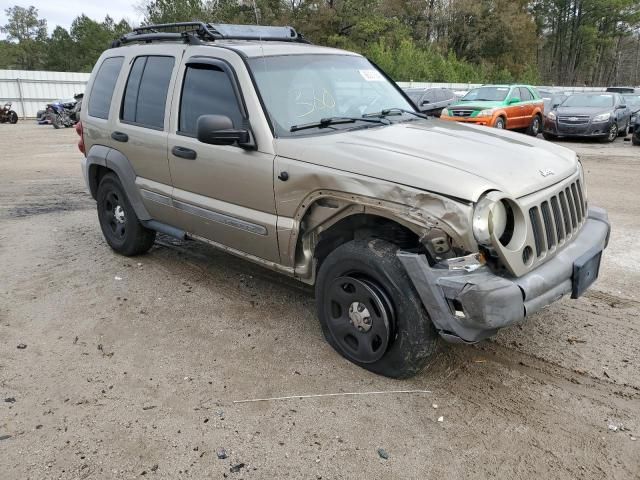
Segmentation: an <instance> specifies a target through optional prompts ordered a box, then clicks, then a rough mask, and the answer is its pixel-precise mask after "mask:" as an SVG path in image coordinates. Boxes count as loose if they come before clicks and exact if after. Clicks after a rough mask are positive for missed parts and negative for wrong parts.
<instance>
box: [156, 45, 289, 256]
mask: <svg viewBox="0 0 640 480" xmlns="http://www.w3.org/2000/svg"><path fill="white" fill-rule="evenodd" d="M239 77H240V78H243V79H244V81H243V82H242V85H251V79H250V77H249V75H248V73H247V72H246V67H245V66H244V63H243V62H242V60H241V59H240V57H239V56H238V54H236V53H234V52H231V51H229V50H223V49H215V48H213V47H193V48H190V49H189V50H188V54H187V55H185V58H184V60H183V62H182V65H181V67H180V71H179V72H178V78H179V79H180V82H179V83H178V84H177V85H176V89H175V94H174V95H175V99H174V109H173V112H172V119H171V131H170V133H169V143H168V150H169V164H170V168H171V177H172V180H173V187H174V189H173V202H172V204H173V206H174V207H175V208H176V209H177V215H178V216H179V219H178V222H179V223H178V226H179V227H181V228H183V229H185V230H186V231H188V232H190V233H192V234H194V235H196V236H199V237H202V238H204V239H208V240H210V241H212V242H215V243H217V244H220V245H224V246H226V247H228V248H231V249H233V250H236V251H239V252H243V253H246V254H249V255H252V256H255V257H258V258H260V259H263V260H267V261H272V262H279V261H280V255H279V253H278V243H277V236H276V219H277V217H276V211H275V200H274V193H273V181H274V179H273V162H274V157H275V155H274V154H273V153H272V152H269V147H271V148H272V143H271V144H270V143H268V142H266V141H264V139H262V140H261V139H260V138H259V137H260V135H257V136H255V137H254V138H256V140H257V141H256V143H257V149H255V150H248V149H243V148H241V147H239V146H236V145H210V144H205V143H201V142H200V141H199V140H198V139H197V136H196V125H197V121H198V118H199V117H200V116H201V115H226V116H227V117H229V118H230V119H231V120H232V122H233V125H234V127H235V128H249V129H251V119H250V118H249V109H248V108H247V104H246V103H245V97H244V95H243V91H242V90H241V88H240V82H239ZM251 93H252V94H254V92H253V91H252V92H251ZM256 103H258V102H256ZM258 104H259V103H258ZM251 111H253V112H254V113H256V115H257V114H258V113H257V112H256V110H255V109H252V110H251ZM262 123H266V122H264V121H263V122H262ZM256 125H257V126H258V127H259V126H260V121H258V120H256ZM255 133H256V132H253V133H252V134H253V135H255ZM258 133H259V132H258Z"/></svg>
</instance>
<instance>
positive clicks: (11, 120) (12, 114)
mask: <svg viewBox="0 0 640 480" xmlns="http://www.w3.org/2000/svg"><path fill="white" fill-rule="evenodd" d="M9 123H12V124H14V125H15V124H16V123H18V114H17V113H16V112H14V111H13V110H11V111H10V112H9Z"/></svg>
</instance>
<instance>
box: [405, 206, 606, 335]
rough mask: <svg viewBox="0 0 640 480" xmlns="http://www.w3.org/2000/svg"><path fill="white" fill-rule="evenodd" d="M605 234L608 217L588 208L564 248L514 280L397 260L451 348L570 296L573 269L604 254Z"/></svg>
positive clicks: (485, 271)
mask: <svg viewBox="0 0 640 480" xmlns="http://www.w3.org/2000/svg"><path fill="white" fill-rule="evenodd" d="M610 231H611V226H610V224H609V220H608V217H607V212H606V211H605V210H603V209H600V208H595V207H591V208H590V209H589V215H588V218H587V220H586V222H585V224H584V226H583V227H582V229H581V230H580V233H579V234H578V235H577V236H576V238H575V239H574V240H573V241H572V242H571V243H570V244H569V245H567V246H566V247H565V248H564V249H563V250H561V251H560V252H558V253H557V254H556V255H555V257H553V258H552V259H550V260H549V261H547V262H545V263H543V264H542V265H540V266H539V267H537V268H536V269H534V270H532V271H530V272H529V273H527V274H525V275H523V276H521V277H518V278H509V277H501V276H498V275H496V274H495V273H493V272H492V271H491V270H490V269H489V268H488V267H487V266H483V267H480V268H479V269H477V270H475V271H473V272H470V273H469V272H466V271H463V270H462V271H461V270H449V269H448V268H446V269H445V268H438V267H437V266H435V267H431V266H430V265H429V262H428V261H427V259H426V257H425V256H424V255H419V254H415V253H409V252H399V253H398V257H399V259H400V261H401V262H402V264H403V265H404V267H405V269H406V271H407V273H408V274H409V277H410V278H411V280H412V282H413V285H414V286H415V288H416V290H417V292H418V294H419V295H420V298H421V300H422V302H423V304H424V306H425V308H426V310H427V312H428V313H429V315H430V317H431V321H432V322H433V324H434V325H435V327H436V329H437V330H438V331H439V333H440V335H441V336H442V337H443V338H444V339H445V340H448V341H452V342H477V341H480V340H482V339H485V338H487V337H490V336H491V335H494V334H495V333H496V332H497V331H498V330H499V329H500V328H503V327H506V326H508V325H511V324H514V323H518V322H522V321H523V320H524V319H525V318H526V317H528V316H530V315H532V314H533V313H535V312H537V311H539V310H541V309H542V308H544V307H546V306H547V305H549V304H551V303H553V302H555V301H556V300H559V299H560V298H561V297H562V296H564V295H566V294H568V293H571V292H572V291H573V292H574V293H575V290H574V288H575V285H574V283H575V281H577V279H574V270H575V269H574V266H575V264H576V263H577V262H578V261H580V260H581V259H583V258H584V257H585V254H586V255H591V253H590V252H598V251H602V250H604V249H605V248H606V247H607V243H608V241H609V233H610ZM596 275H597V271H596Z"/></svg>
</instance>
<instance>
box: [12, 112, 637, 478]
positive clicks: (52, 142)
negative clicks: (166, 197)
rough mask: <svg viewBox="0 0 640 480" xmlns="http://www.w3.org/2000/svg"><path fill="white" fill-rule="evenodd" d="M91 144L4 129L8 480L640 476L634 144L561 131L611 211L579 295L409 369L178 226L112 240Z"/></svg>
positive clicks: (269, 277) (305, 293) (288, 285)
mask: <svg viewBox="0 0 640 480" xmlns="http://www.w3.org/2000/svg"><path fill="white" fill-rule="evenodd" d="M76 139H77V137H76V134H75V132H74V131H73V130H72V129H67V130H54V129H53V128H52V127H50V126H36V125H33V124H32V123H31V122H21V123H18V124H17V125H6V124H3V125H0V145H1V148H2V154H1V155H0V269H1V272H2V275H0V472H2V473H1V474H0V477H1V478H3V479H7V480H10V479H38V480H39V479H49V478H52V479H53V478H64V479H67V478H69V479H71V478H74V479H75V478H96V479H98V478H99V479H105V478H117V479H120V478H123V479H124V478H137V477H140V476H142V475H146V477H145V478H147V477H152V478H171V479H175V478H197V479H204V478H223V477H225V476H226V477H228V478H237V479H240V478H244V479H273V478H278V479H280V478H295V479H300V478H304V479H319V478H322V479H355V478H358V479H359V478H362V479H373V478H393V479H396V478H413V479H417V478H420V479H431V478H433V479H460V478H489V477H494V478H510V479H531V478H542V479H547V478H553V479H576V478H584V479H604V478H607V479H609V478H611V479H631V478H636V479H637V478H640V440H637V441H636V440H635V439H636V437H640V419H639V417H640V368H639V365H640V348H639V345H640V248H639V247H640V241H639V240H638V232H639V231H640V187H639V186H638V184H639V182H640V148H637V147H632V146H631V145H630V144H629V142H623V141H622V139H619V140H617V141H616V142H615V143H614V144H611V145H604V144H600V143H596V142H581V143H570V142H561V143H562V144H563V145H565V146H567V147H569V148H573V149H575V150H576V151H578V152H579V153H580V154H581V156H582V159H583V162H584V164H585V170H586V175H587V183H588V194H589V199H590V201H591V202H592V203H593V204H597V205H601V206H604V207H606V208H607V209H608V210H609V214H610V219H611V221H612V224H613V233H612V237H611V244H610V246H609V249H608V250H607V252H606V254H605V257H604V265H603V270H602V276H601V279H600V280H599V281H598V282H597V284H596V285H595V286H594V287H593V288H592V290H591V291H589V293H588V294H587V295H586V296H585V297H583V298H581V299H580V300H578V301H572V300H568V299H566V300H563V301H561V302H559V303H557V304H555V305H553V306H551V307H550V308H548V309H546V310H545V311H544V312H542V313H540V314H538V315H536V316H535V317H534V318H531V319H530V320H529V321H528V322H526V323H525V324H524V325H521V326H518V327H514V328H511V329H508V330H505V331H503V332H502V333H501V334H500V335H498V336H497V337H496V338H495V339H493V340H491V341H487V342H484V343H482V344H479V345H476V346H451V345H449V346H444V347H443V348H442V349H441V350H440V353H439V354H438V357H437V358H436V360H435V361H434V363H433V364H432V366H431V367H430V368H429V369H428V370H426V371H424V372H423V373H422V374H421V375H419V376H418V377H416V378H413V379H411V380H409V381H394V380H389V379H385V378H382V377H378V376H375V375H373V374H370V373H368V372H366V371H365V370H362V369H359V368H358V367H355V366H354V365H352V364H350V363H348V362H347V361H345V360H343V359H342V358H341V357H339V356H338V355H337V354H336V353H334V352H333V350H331V348H330V347H329V346H328V345H327V344H326V343H325V342H324V340H323V339H322V335H321V332H320V328H319V325H318V322H317V320H316V319H315V314H314V300H313V296H312V294H311V292H310V291H309V290H308V289H307V288H304V287H302V286H300V285H298V284H296V283H295V282H292V281H289V280H288V279H286V278H283V277H280V276H278V275H276V274H272V273H270V272H269V271H266V270H263V269H261V268H260V267H257V266H254V265H252V264H250V263H246V262H244V261H241V260H238V259H236V258H234V257H231V256H228V255H226V254H223V253H220V252H217V251H215V250H213V249H211V248H209V247H208V246H203V245H199V244H195V243H191V242H188V243H185V242H178V241H175V240H172V239H170V238H168V237H159V240H158V242H157V244H156V246H155V247H154V248H153V249H152V250H151V252H150V253H149V254H147V255H144V256H141V257H138V258H124V257H121V256H118V255H116V254H114V253H113V252H112V251H111V250H110V249H109V248H108V247H107V245H106V244H105V242H104V241H103V239H102V236H101V233H100V229H99V226H98V221H97V216H96V213H95V205H94V202H93V200H92V199H91V198H90V197H89V195H88V194H87V193H86V191H85V187H84V184H83V181H82V178H81V172H80V167H79V158H80V154H79V152H78V151H77V148H76V145H75V143H76ZM19 344H24V345H26V348H18V345H19ZM414 389H415V390H428V391H429V392H430V393H415V394H388V395H371V396H334V397H324V398H310V399H292V400H286V401H271V402H259V403H233V402H234V401H235V400H243V399H252V398H262V397H278V396H287V395H301V394H320V393H340V392H367V391H384V390H414ZM436 405H437V408H436ZM440 416H442V417H443V421H442V422H440V421H438V418H439V417H440ZM610 425H611V426H615V427H617V428H618V430H617V431H614V430H612V429H610V428H609V426H610ZM612 428H613V427H612ZM221 447H224V448H225V449H226V453H227V455H228V458H226V459H218V457H217V455H216V450H217V449H218V448H221ZM379 448H383V449H384V450H385V451H386V452H387V453H388V459H383V458H381V456H380V455H379V453H378V449H379ZM240 463H243V464H244V466H243V467H242V468H240V469H239V472H235V473H232V472H231V471H230V468H231V467H232V466H233V465H236V464H240Z"/></svg>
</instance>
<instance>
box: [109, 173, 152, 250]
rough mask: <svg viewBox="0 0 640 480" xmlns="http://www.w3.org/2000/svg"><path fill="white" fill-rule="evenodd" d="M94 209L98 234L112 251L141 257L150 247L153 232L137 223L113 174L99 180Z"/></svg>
mask: <svg viewBox="0 0 640 480" xmlns="http://www.w3.org/2000/svg"><path fill="white" fill-rule="evenodd" d="M97 207H98V220H99V221H100V228H101V229H102V234H103V235H104V238H105V240H106V241H107V243H108V244H109V246H110V247H111V248H112V249H113V250H115V251H116V252H118V253H120V254H122V255H126V256H133V255H140V254H141V253H145V252H147V251H148V250H149V249H150V248H151V247H152V246H153V242H154V241H155V238H156V232H155V231H154V230H149V229H148V228H145V227H144V226H143V225H142V224H141V223H140V221H139V220H138V216H137V215H136V212H135V211H134V210H133V207H132V206H131V203H130V202H129V199H128V198H127V195H126V194H125V192H124V188H122V184H121V183H120V180H119V179H118V177H117V176H116V175H115V174H114V173H108V174H106V175H105V176H104V177H102V180H100V185H99V186H98V194H97Z"/></svg>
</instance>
